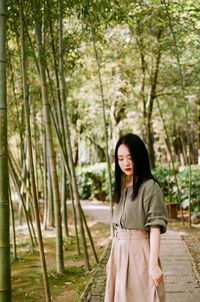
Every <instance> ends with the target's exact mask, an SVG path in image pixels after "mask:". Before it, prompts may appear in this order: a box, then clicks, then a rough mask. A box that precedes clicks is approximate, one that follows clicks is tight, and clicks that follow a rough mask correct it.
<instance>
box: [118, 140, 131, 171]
mask: <svg viewBox="0 0 200 302" xmlns="http://www.w3.org/2000/svg"><path fill="white" fill-rule="evenodd" d="M117 158H118V164H119V166H120V168H121V170H122V172H123V173H124V174H126V175H127V176H131V175H133V160H132V158H131V154H130V151H129V149H128V148H127V146H126V145H124V144H121V145H120V146H119V148H118V150H117Z"/></svg>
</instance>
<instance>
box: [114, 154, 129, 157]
mask: <svg viewBox="0 0 200 302" xmlns="http://www.w3.org/2000/svg"><path fill="white" fill-rule="evenodd" d="M117 156H118V157H123V155H121V154H118V155H117ZM128 156H130V157H131V154H127V155H125V157H128Z"/></svg>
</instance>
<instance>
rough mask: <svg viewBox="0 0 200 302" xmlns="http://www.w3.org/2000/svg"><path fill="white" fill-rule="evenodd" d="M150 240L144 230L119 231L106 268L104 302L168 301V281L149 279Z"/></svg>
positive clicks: (113, 242)
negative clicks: (157, 284) (155, 282)
mask: <svg viewBox="0 0 200 302" xmlns="http://www.w3.org/2000/svg"><path fill="white" fill-rule="evenodd" d="M149 254H150V247H149V237H148V233H147V232H145V231H142V230H125V229H117V230H116V231H115V236H114V238H113V241H112V247H111V252H110V257H109V260H108V263H107V265H106V272H107V280H106V290H105V299H104V302H165V290H164V281H163V278H162V282H161V283H160V285H159V287H157V288H156V287H155V285H154V282H153V280H152V278H151V277H150V276H149V268H148V267H149V265H148V264H149Z"/></svg>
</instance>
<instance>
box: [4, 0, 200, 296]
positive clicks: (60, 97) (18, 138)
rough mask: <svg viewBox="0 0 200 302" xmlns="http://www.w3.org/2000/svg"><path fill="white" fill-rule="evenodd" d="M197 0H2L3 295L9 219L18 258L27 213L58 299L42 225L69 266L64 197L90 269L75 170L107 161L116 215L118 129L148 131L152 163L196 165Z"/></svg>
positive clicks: (199, 145) (199, 127)
mask: <svg viewBox="0 0 200 302" xmlns="http://www.w3.org/2000/svg"><path fill="white" fill-rule="evenodd" d="M193 2H194V1H190V0H184V1H168V0H154V1H145V0H144V1H126V0H124V1H115V0H113V1H108V0H103V1H100V0H96V1H95V0H94V1H93V0H92V1H89V0H78V1H73V0H54V1H49V0H31V1H30V0H29V1H27V0H16V1H15V0H7V1H6V0H1V1H0V39H1V42H0V109H1V110H0V125H1V127H0V131H1V134H0V138H1V139H0V152H1V153H0V155H1V157H0V165H1V166H0V173H1V174H0V192H1V197H0V257H1V258H0V263H4V265H1V266H0V301H11V296H10V291H11V290H10V268H9V262H10V259H9V257H8V255H9V235H8V234H9V227H11V229H12V240H13V242H12V253H13V255H14V259H17V249H16V236H15V223H19V224H20V223H22V221H24V220H25V221H26V224H27V228H28V231H29V234H30V242H31V245H32V249H33V250H34V248H35V247H38V248H39V251H40V261H41V267H42V272H43V280H44V288H45V296H46V301H51V294H50V289H49V284H48V271H47V265H46V260H45V253H44V244H43V237H42V228H45V229H47V228H48V227H53V228H55V231H56V242H55V250H56V259H55V269H56V272H57V273H58V274H60V275H62V274H64V267H65V263H64V257H63V253H64V249H63V240H64V238H66V237H68V236H69V235H70V234H69V228H68V208H67V203H66V200H67V199H68V200H70V201H71V205H72V209H73V221H74V232H75V234H76V245H77V253H78V254H83V258H84V262H85V268H86V270H90V269H91V265H90V261H89V256H88V248H91V249H92V252H93V255H94V258H95V261H96V262H98V257H97V254H96V251H95V246H94V243H93V239H92V235H91V233H90V229H89V227H88V223H87V219H86V217H85V215H84V212H83V210H82V207H81V202H80V194H79V187H78V181H77V175H76V168H77V167H78V166H81V165H84V163H87V164H94V163H95V162H106V163H107V170H108V173H107V181H108V184H109V185H108V191H109V192H108V196H109V201H110V205H111V213H112V179H111V159H112V156H113V149H114V145H115V142H116V140H117V138H118V137H119V135H120V134H121V133H123V132H125V131H128V130H129V131H132V132H137V133H139V134H140V135H141V136H142V137H143V138H144V140H145V142H146V144H147V147H148V150H149V154H150V161H151V166H152V168H153V167H155V165H160V166H162V165H163V164H164V163H168V164H169V165H171V166H172V168H173V170H174V173H175V175H176V166H177V164H178V165H188V167H191V165H192V164H197V162H198V152H200V151H199V150H200V123H199V121H200V100H199V71H200V53H199V43H200V41H199V30H200V25H199V17H200V16H199V14H200V12H199V6H200V2H199V1H195V3H193ZM6 9H7V12H6ZM6 16H7V17H6ZM6 19H7V27H6V25H5V24H6ZM6 66H7V67H6ZM6 68H7V73H6ZM6 83H7V88H6ZM6 99H7V105H6ZM7 106H8V110H7ZM7 118H8V125H7ZM7 133H8V141H7ZM8 169H9V177H8ZM191 173H192V172H191V169H190V179H189V180H188V189H189V190H188V192H189V193H188V198H189V199H190V197H191V196H190V192H191ZM177 189H178V191H179V188H178V182H177ZM15 198H16V199H17V202H18V209H17V211H18V213H17V220H18V222H15V216H16V215H14V208H15V204H14V199H15ZM41 200H42V210H41V206H40V203H41ZM179 203H180V200H179ZM9 204H10V213H11V215H10V219H9ZM5 276H6V277H5ZM4 295H5V297H4Z"/></svg>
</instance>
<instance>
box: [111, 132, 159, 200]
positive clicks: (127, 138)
mask: <svg viewBox="0 0 200 302" xmlns="http://www.w3.org/2000/svg"><path fill="white" fill-rule="evenodd" d="M122 144H123V145H125V146H126V147H127V148H128V150H129V152H130V155H131V158H132V161H133V167H134V168H133V169H134V173H133V195H132V200H133V199H134V198H135V197H136V196H137V193H138V190H139V187H140V185H141V183H142V182H143V181H146V180H148V179H154V177H153V175H152V173H151V169H150V164H149V155H148V152H147V148H146V146H145V144H144V142H143V141H142V140H141V138H140V137H139V136H137V135H136V134H133V133H128V134H126V135H124V136H122V137H121V138H120V139H119V140H118V142H117V145H116V147H115V186H114V195H113V199H114V202H116V203H119V200H120V195H121V187H122V176H123V172H122V170H121V168H120V166H119V163H118V148H119V146H120V145H122ZM154 180H155V179H154Z"/></svg>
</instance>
